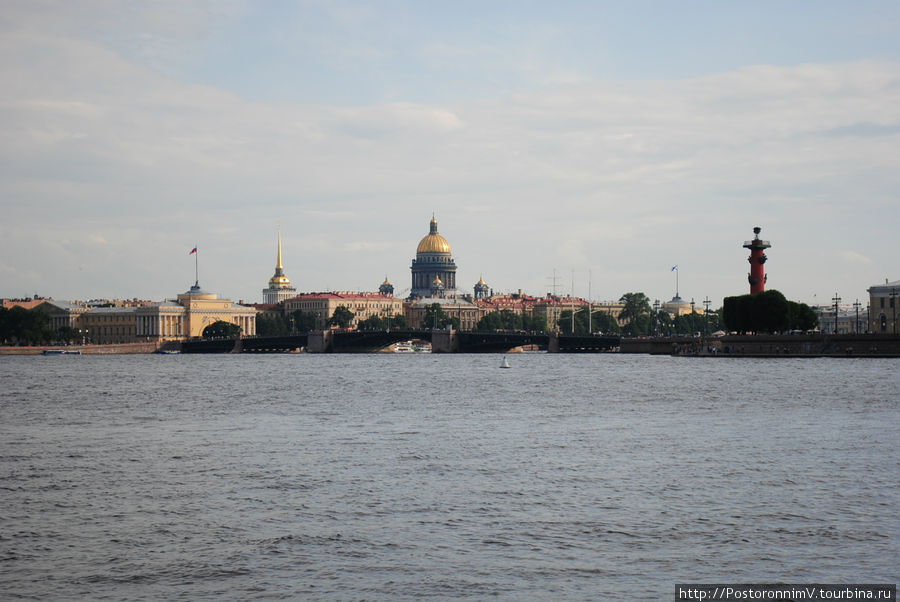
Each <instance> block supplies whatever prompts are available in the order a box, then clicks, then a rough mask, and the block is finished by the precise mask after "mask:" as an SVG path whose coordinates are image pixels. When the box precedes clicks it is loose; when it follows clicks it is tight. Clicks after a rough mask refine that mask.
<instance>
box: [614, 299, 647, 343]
mask: <svg viewBox="0 0 900 602" xmlns="http://www.w3.org/2000/svg"><path fill="white" fill-rule="evenodd" d="M619 303H621V304H623V305H624V307H623V308H622V311H621V313H620V314H619V319H620V320H624V321H625V322H626V324H625V327H624V328H623V329H622V333H623V334H625V335H626V336H632V337H635V336H641V335H646V334H649V332H650V321H651V320H650V314H651V308H650V299H648V298H647V295H645V294H644V293H625V294H624V295H622V296H621V297H620V298H619Z"/></svg>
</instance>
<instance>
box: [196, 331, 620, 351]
mask: <svg viewBox="0 0 900 602" xmlns="http://www.w3.org/2000/svg"><path fill="white" fill-rule="evenodd" d="M414 339H418V340H425V341H430V342H431V350H432V352H433V353H503V352H506V351H509V350H511V349H515V348H517V347H532V348H537V349H540V350H544V351H547V352H549V353H602V352H607V351H612V350H614V349H616V348H618V347H619V343H620V340H621V339H620V338H619V337H617V336H591V335H587V336H568V335H558V334H555V333H550V334H546V333H529V332H462V331H455V330H390V331H385V330H349V331H339V330H324V331H322V330H318V331H311V332H309V333H307V334H299V335H285V336H276V337H248V338H241V339H213V340H192V341H185V342H184V343H182V344H181V350H182V351H183V352H184V353H286V352H295V351H306V352H308V353H365V352H374V351H379V350H382V349H385V348H386V347H389V346H390V345H392V344H394V343H398V342H401V341H410V340H414Z"/></svg>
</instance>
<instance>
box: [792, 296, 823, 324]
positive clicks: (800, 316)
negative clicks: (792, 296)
mask: <svg viewBox="0 0 900 602" xmlns="http://www.w3.org/2000/svg"><path fill="white" fill-rule="evenodd" d="M788 307H789V312H790V316H791V318H790V322H791V330H814V329H815V328H817V327H818V326H819V315H818V314H817V313H816V312H815V311H813V308H811V307H810V306H809V305H807V304H806V303H797V302H795V301H788Z"/></svg>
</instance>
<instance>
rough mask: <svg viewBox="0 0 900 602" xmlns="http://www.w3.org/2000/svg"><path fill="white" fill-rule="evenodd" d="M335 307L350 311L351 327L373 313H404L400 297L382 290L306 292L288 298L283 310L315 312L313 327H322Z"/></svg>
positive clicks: (390, 315) (391, 315) (288, 312)
mask: <svg viewBox="0 0 900 602" xmlns="http://www.w3.org/2000/svg"><path fill="white" fill-rule="evenodd" d="M388 284H389V283H388ZM382 286H383V285H382ZM338 307H346V308H347V309H348V310H350V311H351V312H352V313H353V321H352V322H351V323H350V327H351V328H356V325H357V324H359V322H360V321H362V320H366V319H368V318H371V317H373V316H376V317H379V318H388V317H393V316H395V315H397V314H401V315H402V314H403V300H402V299H397V298H395V297H393V296H392V295H387V294H382V293H305V294H302V295H297V296H296V297H293V298H291V299H287V300H286V301H285V302H284V313H285V314H290V313H293V312H295V311H298V310H299V311H302V312H303V313H305V314H312V315H314V316H316V328H319V329H323V328H325V324H326V323H327V322H328V318H330V317H331V316H332V315H334V310H336V309H337V308H338Z"/></svg>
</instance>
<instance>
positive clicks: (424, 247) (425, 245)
mask: <svg viewBox="0 0 900 602" xmlns="http://www.w3.org/2000/svg"><path fill="white" fill-rule="evenodd" d="M430 230H431V231H430V232H429V233H428V234H427V235H426V236H425V238H423V239H422V240H421V241H419V246H418V247H416V253H447V254H448V255H449V254H450V243H449V242H447V239H446V238H444V237H443V236H441V235H440V234H438V231H437V220H436V219H434V218H433V217H432V218H431V224H430Z"/></svg>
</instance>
